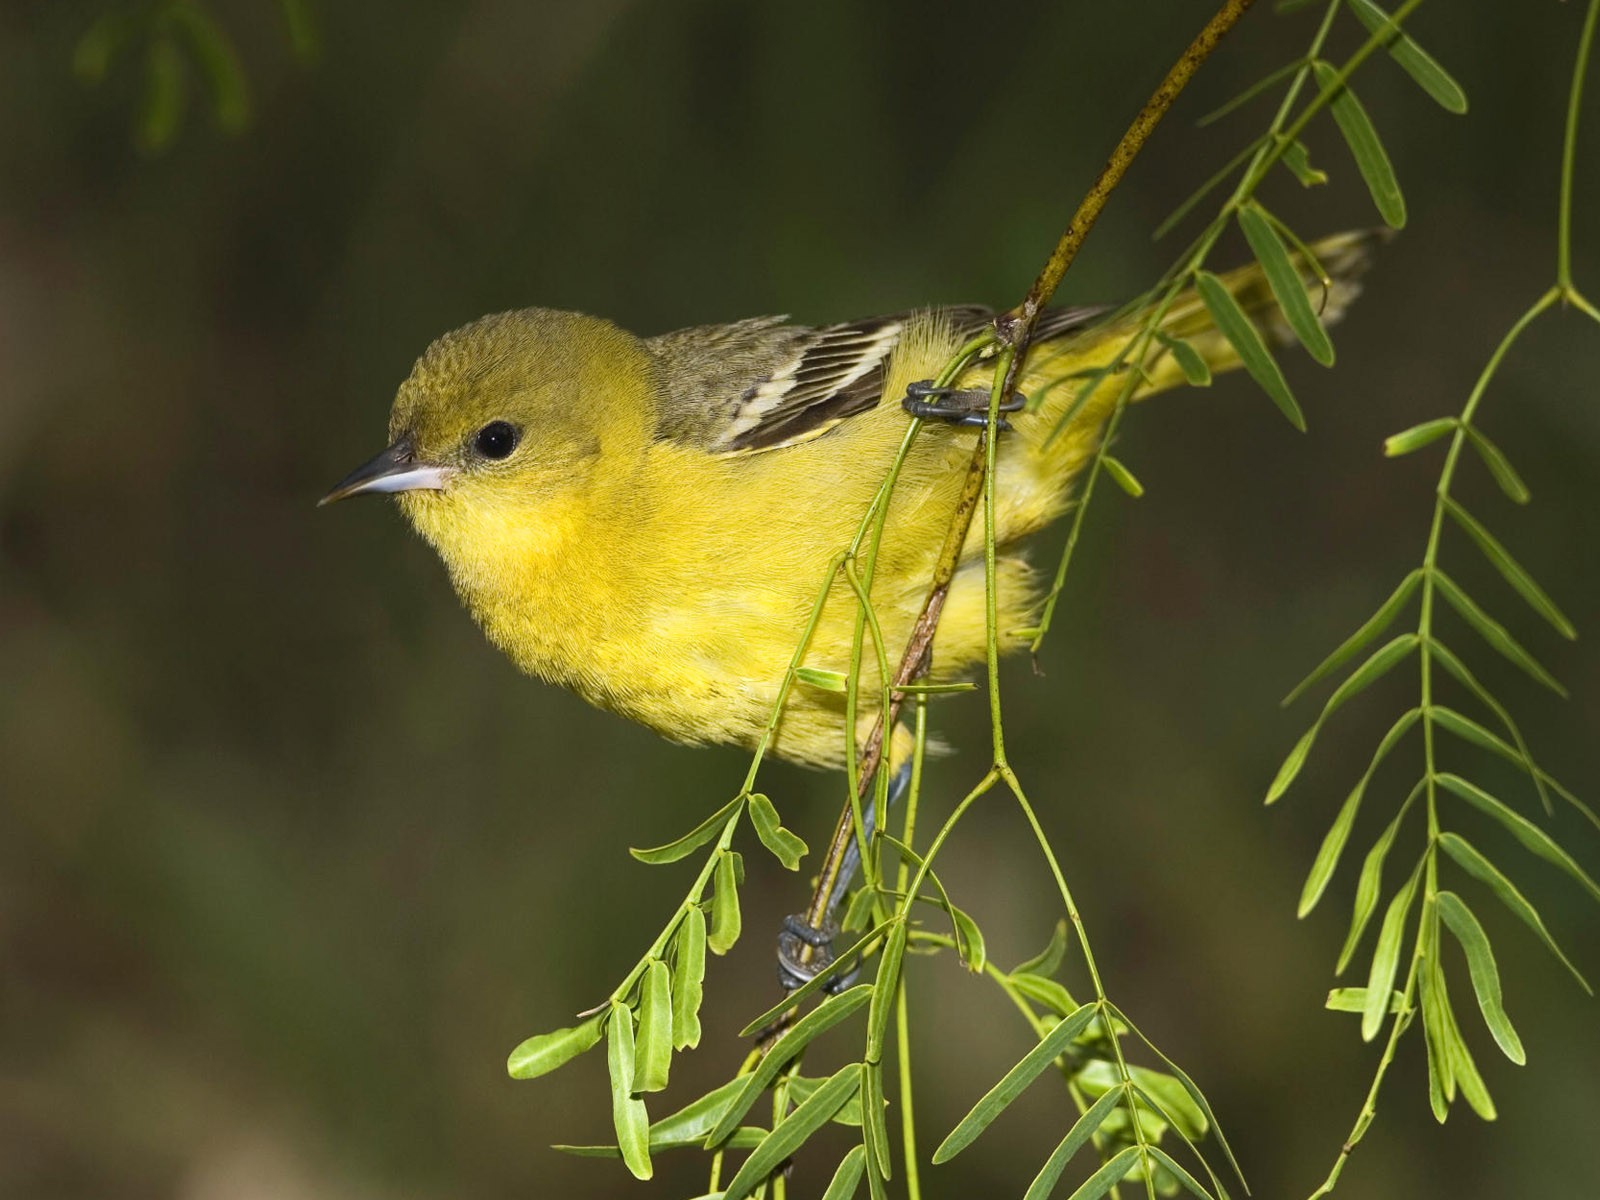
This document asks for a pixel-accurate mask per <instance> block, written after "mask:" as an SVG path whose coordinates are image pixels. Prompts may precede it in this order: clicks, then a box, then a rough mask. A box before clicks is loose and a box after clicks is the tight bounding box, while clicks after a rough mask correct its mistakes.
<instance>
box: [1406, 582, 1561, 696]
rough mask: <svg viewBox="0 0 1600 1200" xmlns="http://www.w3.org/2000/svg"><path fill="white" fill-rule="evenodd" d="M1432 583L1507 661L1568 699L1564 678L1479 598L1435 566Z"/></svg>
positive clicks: (1479, 634) (1462, 617) (1452, 606)
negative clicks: (1482, 605) (1483, 606)
mask: <svg viewBox="0 0 1600 1200" xmlns="http://www.w3.org/2000/svg"><path fill="white" fill-rule="evenodd" d="M1433 584H1434V587H1435V588H1437V589H1438V592H1439V594H1440V595H1441V596H1443V597H1444V598H1445V600H1446V601H1447V602H1448V603H1449V605H1450V607H1451V608H1453V609H1455V610H1456V612H1457V613H1459V614H1460V616H1461V619H1462V620H1463V621H1465V622H1466V623H1467V624H1468V625H1471V626H1472V628H1473V629H1475V630H1477V632H1478V636H1479V637H1481V638H1483V640H1484V641H1486V642H1488V643H1489V645H1491V646H1493V647H1494V648H1495V649H1496V650H1498V651H1499V652H1500V653H1501V654H1503V655H1504V656H1505V657H1506V659H1507V660H1508V661H1510V662H1512V663H1514V664H1516V665H1517V666H1518V667H1521V668H1522V669H1523V670H1524V671H1526V672H1527V673H1528V674H1529V675H1531V676H1532V677H1533V678H1534V679H1536V680H1538V681H1539V682H1540V683H1542V684H1544V685H1545V687H1547V688H1549V689H1550V690H1551V691H1553V692H1554V693H1555V694H1556V695H1558V696H1560V697H1561V698H1562V699H1566V695H1567V689H1566V688H1564V687H1562V686H1561V681H1560V680H1558V679H1557V678H1556V677H1555V676H1554V675H1552V674H1550V672H1549V671H1547V670H1545V669H1544V667H1543V666H1541V665H1540V664H1539V661H1538V660H1537V659H1536V658H1534V657H1533V655H1531V654H1529V653H1528V652H1527V651H1526V650H1525V649H1523V647H1522V643H1520V642H1518V641H1517V639H1516V638H1514V637H1512V636H1511V633H1510V631H1509V630H1507V629H1506V627H1505V626H1504V625H1502V624H1500V622H1499V621H1496V620H1495V619H1494V618H1493V617H1491V616H1490V615H1489V614H1488V613H1486V612H1484V611H1483V609H1481V608H1479V607H1478V605H1477V602H1476V601H1474V600H1473V599H1472V597H1470V596H1468V595H1467V594H1466V593H1465V592H1464V591H1462V590H1461V589H1460V588H1459V587H1457V586H1456V583H1455V581H1454V580H1452V579H1451V578H1450V577H1449V576H1448V575H1446V574H1445V573H1444V572H1443V571H1440V570H1438V569H1437V568H1435V569H1434V572H1433Z"/></svg>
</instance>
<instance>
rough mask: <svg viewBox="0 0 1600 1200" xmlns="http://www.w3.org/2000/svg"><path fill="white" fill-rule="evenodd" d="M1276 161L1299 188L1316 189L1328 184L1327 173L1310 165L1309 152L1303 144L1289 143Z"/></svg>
mask: <svg viewBox="0 0 1600 1200" xmlns="http://www.w3.org/2000/svg"><path fill="white" fill-rule="evenodd" d="M1278 161H1279V162H1281V163H1282V164H1283V165H1284V166H1285V167H1287V168H1288V169H1289V173H1290V174H1291V175H1293V176H1294V177H1295V178H1296V179H1298V180H1299V181H1300V186H1301V187H1308V188H1309V187H1318V186H1320V185H1322V184H1324V183H1327V182H1328V173H1327V172H1326V171H1319V170H1318V169H1317V168H1316V167H1313V166H1312V165H1311V152H1310V151H1309V150H1307V149H1306V144H1305V143H1304V142H1301V141H1294V142H1290V143H1289V145H1288V146H1287V148H1285V150H1284V152H1283V154H1282V156H1281V157H1280V158H1279V159H1278Z"/></svg>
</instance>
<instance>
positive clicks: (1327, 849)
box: [1295, 709, 1416, 918]
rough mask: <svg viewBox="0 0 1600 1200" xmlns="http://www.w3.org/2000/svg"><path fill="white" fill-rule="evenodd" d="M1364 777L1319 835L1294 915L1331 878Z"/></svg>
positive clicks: (1308, 905)
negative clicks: (1321, 835)
mask: <svg viewBox="0 0 1600 1200" xmlns="http://www.w3.org/2000/svg"><path fill="white" fill-rule="evenodd" d="M1412 711H1413V712H1414V711H1416V710H1415V709H1413V710H1412ZM1368 778H1369V777H1368V776H1366V775H1363V776H1362V777H1361V780H1360V782H1358V783H1357V784H1356V786H1355V787H1353V788H1351V789H1350V794H1349V795H1348V796H1346V797H1345V801H1344V803H1343V804H1341V805H1340V806H1339V815H1338V816H1337V817H1335V818H1334V819H1333V824H1332V825H1330V826H1329V827H1328V832H1327V833H1326V834H1324V835H1323V838H1322V845H1321V846H1320V847H1319V848H1318V849H1317V857H1316V858H1315V859H1314V860H1312V863H1311V870H1310V872H1309V873H1308V874H1307V875H1306V882H1305V886H1304V887H1302V888H1301V889H1300V905H1299V908H1298V909H1297V910H1296V912H1295V916H1297V917H1302V918H1303V917H1304V916H1305V915H1306V914H1307V913H1309V912H1310V911H1311V910H1312V909H1313V908H1315V907H1316V906H1317V901H1318V900H1320V899H1321V898H1322V893H1323V891H1324V890H1325V889H1326V888H1327V886H1328V881H1329V880H1330V879H1332V878H1333V871H1334V868H1335V867H1337V866H1338V865H1339V856H1340V855H1341V854H1343V853H1344V846H1345V843H1346V842H1348V841H1349V840H1350V830H1351V829H1352V828H1353V827H1354V825H1355V823H1356V812H1357V810H1358V809H1360V807H1361V796H1362V793H1363V792H1365V791H1366V786H1367V779H1368Z"/></svg>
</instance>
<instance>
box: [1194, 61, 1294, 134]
mask: <svg viewBox="0 0 1600 1200" xmlns="http://www.w3.org/2000/svg"><path fill="white" fill-rule="evenodd" d="M1306 65H1307V64H1306V60H1305V59H1303V58H1297V59H1295V61H1293V62H1289V63H1284V65H1283V66H1281V67H1279V68H1278V69H1277V70H1276V71H1273V72H1272V73H1271V74H1270V75H1267V76H1264V77H1263V78H1261V79H1258V80H1256V81H1255V82H1254V83H1252V84H1251V85H1250V86H1249V87H1247V88H1245V89H1244V90H1243V91H1242V92H1239V93H1237V94H1236V95H1235V96H1234V97H1233V99H1231V100H1229V101H1227V102H1226V103H1225V104H1222V105H1220V106H1219V107H1217V108H1213V109H1212V110H1211V111H1210V112H1208V113H1206V115H1205V116H1203V117H1201V118H1200V119H1199V120H1198V121H1196V122H1195V125H1197V126H1198V127H1199V128H1201V129H1204V128H1205V127H1206V126H1207V125H1211V124H1213V123H1215V122H1217V121H1219V120H1221V119H1222V118H1223V117H1225V116H1227V115H1228V114H1229V113H1231V112H1232V111H1233V110H1234V109H1236V108H1238V107H1240V106H1241V105H1244V104H1248V103H1249V102H1250V101H1251V100H1254V99H1255V98H1256V97H1257V96H1259V95H1260V94H1261V93H1262V92H1264V91H1266V90H1267V89H1268V88H1270V87H1272V85H1273V84H1275V83H1277V82H1278V81H1279V80H1281V79H1284V78H1286V77H1287V76H1289V75H1293V74H1294V73H1295V72H1296V71H1299V70H1302V69H1303V68H1304V67H1305V66H1306Z"/></svg>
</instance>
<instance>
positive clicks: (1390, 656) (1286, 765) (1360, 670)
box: [1266, 622, 1419, 804]
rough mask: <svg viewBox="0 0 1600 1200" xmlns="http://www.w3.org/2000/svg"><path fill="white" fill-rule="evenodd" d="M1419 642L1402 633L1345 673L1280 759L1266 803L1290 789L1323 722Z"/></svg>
mask: <svg viewBox="0 0 1600 1200" xmlns="http://www.w3.org/2000/svg"><path fill="white" fill-rule="evenodd" d="M1369 624H1370V622H1369ZM1418 641H1419V639H1418V637H1417V635H1416V634H1414V633H1403V634H1401V635H1400V636H1399V637H1397V638H1395V639H1394V640H1393V641H1390V642H1387V643H1385V644H1384V645H1382V646H1380V647H1379V648H1378V649H1377V650H1374V651H1373V652H1372V654H1371V656H1370V657H1368V659H1367V661H1366V662H1364V663H1362V664H1361V665H1360V666H1359V667H1357V668H1356V669H1355V670H1354V671H1352V672H1350V674H1349V675H1347V676H1345V679H1344V682H1343V683H1341V684H1340V685H1339V686H1338V687H1336V688H1335V689H1334V690H1333V694H1332V695H1331V696H1329V697H1328V700H1327V703H1325V704H1324V705H1323V706H1322V712H1321V713H1320V714H1319V715H1318V716H1317V719H1316V722H1315V723H1314V724H1313V725H1312V726H1311V728H1310V729H1308V730H1306V731H1305V733H1304V734H1302V735H1301V738H1300V740H1299V741H1298V742H1296V743H1295V744H1294V748H1293V749H1292V750H1290V751H1289V756H1288V757H1287V758H1285V759H1284V760H1283V765H1282V766H1281V767H1279V768H1278V773H1277V775H1276V776H1274V777H1273V780H1272V785H1271V786H1270V787H1268V788H1267V799H1266V803H1268V804H1272V803H1273V802H1274V801H1276V800H1277V799H1278V798H1279V797H1280V796H1282V795H1283V793H1284V792H1286V791H1288V790H1289V785H1290V784H1292V783H1293V782H1294V781H1295V777H1296V776H1298V775H1299V774H1300V769H1301V768H1302V767H1304V766H1305V763H1306V755H1307V754H1309V753H1310V751H1311V743H1312V742H1314V741H1315V740H1316V736H1317V733H1318V732H1319V731H1320V730H1321V729H1322V726H1323V724H1324V722H1326V721H1327V719H1328V718H1329V717H1331V716H1332V715H1333V714H1334V713H1335V712H1337V711H1338V710H1339V708H1340V707H1342V706H1343V705H1344V703H1345V701H1347V700H1349V699H1350V698H1351V697H1352V696H1355V695H1358V694H1360V693H1361V692H1362V691H1364V690H1365V689H1366V688H1368V687H1371V686H1372V684H1374V683H1376V682H1377V681H1378V680H1379V679H1381V678H1382V677H1383V676H1384V675H1385V674H1387V673H1388V672H1389V671H1390V670H1392V669H1393V668H1394V666H1395V664H1397V663H1399V662H1401V661H1403V660H1404V659H1405V658H1407V657H1408V656H1409V655H1410V654H1411V652H1412V651H1413V650H1415V649H1416V648H1417V644H1418Z"/></svg>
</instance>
